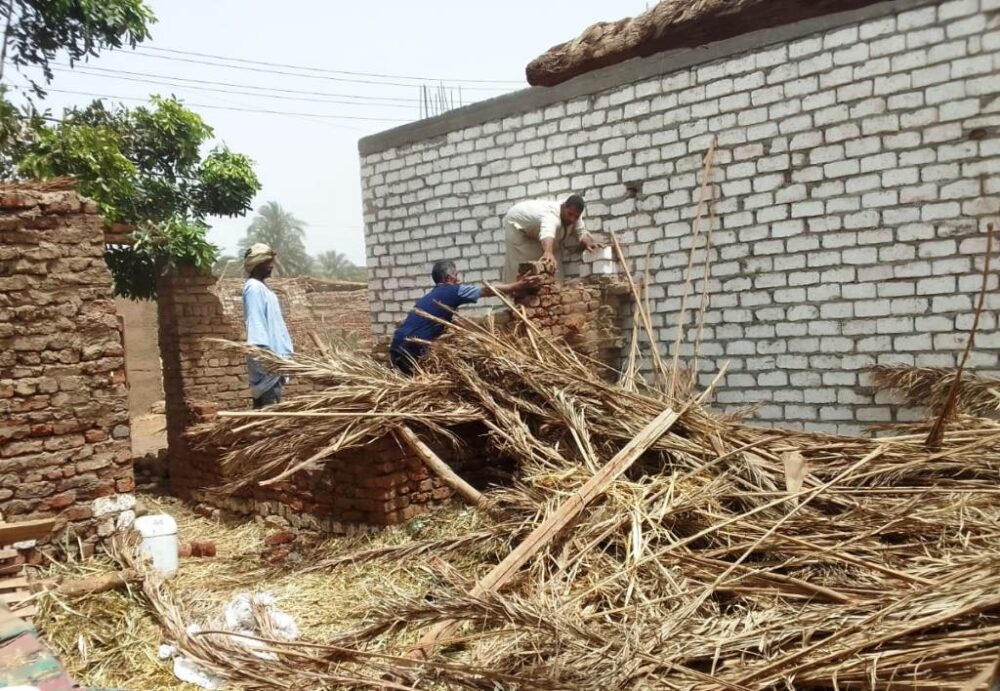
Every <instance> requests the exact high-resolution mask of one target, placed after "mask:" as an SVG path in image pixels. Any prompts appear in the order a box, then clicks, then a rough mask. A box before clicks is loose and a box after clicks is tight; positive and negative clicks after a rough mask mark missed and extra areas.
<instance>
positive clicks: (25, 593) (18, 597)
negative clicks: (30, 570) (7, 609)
mask: <svg viewBox="0 0 1000 691" xmlns="http://www.w3.org/2000/svg"><path fill="white" fill-rule="evenodd" d="M30 597H31V591H30V590H16V591H14V592H12V593H0V602H6V603H7V604H16V603H18V602H24V601H25V600H27V599H29V598H30Z"/></svg>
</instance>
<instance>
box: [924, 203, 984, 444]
mask: <svg viewBox="0 0 1000 691" xmlns="http://www.w3.org/2000/svg"><path fill="white" fill-rule="evenodd" d="M992 256H993V224H992V223H990V224H988V225H987V226H986V253H985V254H984V255H983V283H982V286H981V287H980V289H979V301H978V302H977V304H976V312H975V316H974V317H973V318H972V326H971V327H970V328H969V340H968V341H966V343H965V350H964V351H962V358H961V360H959V362H958V367H957V368H956V369H955V380H954V381H953V382H952V384H951V391H949V392H948V400H947V401H945V404H944V406H943V407H942V408H941V414H940V415H938V418H937V420H935V421H934V426H933V427H931V431H930V433H928V435H927V441H925V442H924V445H925V446H927V447H929V448H932V449H937V448H940V446H941V440H942V439H943V438H944V426H945V423H946V422H948V418H950V417H951V413H952V411H953V410H954V409H955V402H956V401H957V400H958V392H959V390H960V389H961V388H962V370H963V369H965V362H966V360H968V359H969V353H970V352H972V343H973V341H975V340H976V331H978V330H979V317H981V316H982V314H983V306H984V305H985V304H986V288H987V286H988V285H989V282H990V258H991V257H992Z"/></svg>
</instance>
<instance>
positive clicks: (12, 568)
mask: <svg viewBox="0 0 1000 691" xmlns="http://www.w3.org/2000/svg"><path fill="white" fill-rule="evenodd" d="M23 571H24V564H7V565H0V576H17V575H20V574H21V573H22V572H23Z"/></svg>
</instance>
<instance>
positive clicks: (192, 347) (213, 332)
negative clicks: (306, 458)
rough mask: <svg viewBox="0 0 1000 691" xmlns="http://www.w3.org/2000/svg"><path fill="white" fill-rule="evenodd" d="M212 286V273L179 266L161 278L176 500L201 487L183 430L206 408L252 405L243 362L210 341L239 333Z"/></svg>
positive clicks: (238, 355) (163, 349)
mask: <svg viewBox="0 0 1000 691" xmlns="http://www.w3.org/2000/svg"><path fill="white" fill-rule="evenodd" d="M214 286H215V278H214V277H213V276H211V275H210V274H203V273H201V272H199V271H198V270H196V269H194V268H192V267H183V266H182V267H178V268H177V269H174V270H172V271H170V272H169V273H167V274H166V275H164V276H162V277H161V278H160V284H159V289H158V290H159V299H158V301H157V304H158V311H159V323H160V334H159V336H160V357H161V359H162V362H163V395H164V402H165V404H166V415H167V457H168V461H169V466H170V482H171V488H172V489H173V490H174V492H175V493H177V494H178V495H180V496H186V495H187V494H188V493H189V492H190V490H191V489H192V488H198V487H201V486H202V485H200V484H199V477H198V476H199V468H198V467H197V463H196V462H195V460H194V459H193V458H192V455H191V453H190V450H189V449H188V448H187V445H186V441H185V438H184V433H185V432H186V431H187V429H188V428H189V427H190V426H191V425H192V424H194V423H196V422H197V421H198V420H199V419H200V418H201V417H202V415H203V411H204V410H205V409H206V408H208V409H211V410H218V409H220V408H223V409H233V410H242V409H244V408H248V407H249V406H250V404H251V400H250V389H249V385H248V383H247V366H246V358H245V357H244V356H243V355H242V354H241V353H240V352H239V351H237V350H230V349H226V348H224V347H222V346H221V345H220V344H219V343H217V342H215V341H214V340H213V339H223V340H230V341H238V340H240V333H241V328H242V327H241V326H240V324H239V323H238V322H236V321H234V320H233V319H232V318H231V317H230V316H229V315H227V314H226V313H225V311H224V310H223V307H222V303H221V302H220V300H219V298H218V296H217V295H215V294H214V293H213V292H212V290H213V288H214Z"/></svg>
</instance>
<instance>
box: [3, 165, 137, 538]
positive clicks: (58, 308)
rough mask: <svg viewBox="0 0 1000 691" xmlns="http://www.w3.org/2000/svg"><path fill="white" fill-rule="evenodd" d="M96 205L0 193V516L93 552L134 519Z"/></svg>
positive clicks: (115, 323) (50, 192) (72, 197)
mask: <svg viewBox="0 0 1000 691" xmlns="http://www.w3.org/2000/svg"><path fill="white" fill-rule="evenodd" d="M103 255H104V221H103V219H102V218H101V217H100V216H99V215H98V212H97V207H96V206H95V205H94V204H93V203H91V202H88V201H86V200H84V199H83V198H81V197H80V196H78V195H77V194H76V192H74V191H72V190H71V189H67V188H66V186H65V185H59V184H48V185H44V184H39V185H17V186H7V187H2V188H0V514H2V516H3V518H4V520H7V521H17V520H26V519H34V518H46V517H55V518H56V519H57V526H56V532H55V533H54V534H53V536H52V539H55V538H56V537H58V536H59V535H60V534H62V533H70V534H72V535H74V536H77V537H79V538H80V540H81V541H82V544H83V545H84V549H85V550H86V551H89V550H91V549H92V548H93V545H94V543H95V542H96V541H97V540H98V538H100V537H105V536H107V535H110V534H111V533H112V532H114V530H115V529H116V528H117V527H119V526H122V525H126V524H129V523H130V522H131V520H132V518H133V517H134V514H133V513H132V507H133V505H134V496H133V494H132V492H133V489H134V482H133V477H132V465H131V460H132V458H131V449H130V445H129V416H128V385H127V382H126V376H125V362H124V357H123V349H122V334H121V332H120V329H119V324H120V322H119V319H118V316H117V313H116V311H115V306H114V301H113V299H112V281H111V274H110V272H109V271H108V267H107V265H106V264H105V262H104V257H103Z"/></svg>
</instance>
